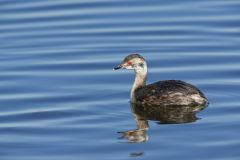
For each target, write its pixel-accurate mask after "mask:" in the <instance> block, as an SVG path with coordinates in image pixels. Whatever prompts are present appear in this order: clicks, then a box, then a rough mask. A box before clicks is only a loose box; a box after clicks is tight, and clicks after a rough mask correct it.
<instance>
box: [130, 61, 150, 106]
mask: <svg viewBox="0 0 240 160" xmlns="http://www.w3.org/2000/svg"><path fill="white" fill-rule="evenodd" d="M147 72H148V71H147V63H146V62H144V65H143V66H142V67H140V66H139V67H137V68H136V69H135V80H134V83H133V86H132V90H131V102H132V103H135V102H136V98H135V90H136V89H138V88H139V87H143V86H145V85H146V81H147Z"/></svg>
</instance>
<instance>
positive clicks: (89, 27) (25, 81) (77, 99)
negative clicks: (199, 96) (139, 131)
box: [0, 0, 240, 160]
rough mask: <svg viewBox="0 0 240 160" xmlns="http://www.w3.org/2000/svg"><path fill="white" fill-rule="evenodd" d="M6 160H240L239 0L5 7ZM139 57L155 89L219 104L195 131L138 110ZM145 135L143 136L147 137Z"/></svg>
mask: <svg viewBox="0 0 240 160" xmlns="http://www.w3.org/2000/svg"><path fill="white" fill-rule="evenodd" d="M0 6H1V7H0V15H1V16H0V24H1V25H0V62H1V63H0V110H1V112H0V147H1V150H0V159H1V160H15V159H17V160H20V159H22V160H32V159H35V160H38V159H39V160H40V159H41V160H42V159H44V160H48V159H49V160H50V159H51V160H52V159H58V160H75V159H81V160H85V159H88V160H96V159H104V160H108V159H109V160H110V159H111V160H113V159H116V160H120V159H121V160H122V159H147V160H149V159H170V160H171V159H211V160H216V159H217V160H221V159H224V160H226V159H227V160H237V159H239V158H240V152H239V148H240V135H239V132H240V127H239V123H240V116H239V115H240V70H239V68H240V64H239V61H240V45H239V44H240V21H239V20H240V10H239V9H240V1H238V0H202V1H190V0H184V1H177V0H175V1H165V0H161V1H154V0H153V1H143V0H138V1H109V0H89V1H87V0H58V1H48V0H42V1H34V0H33V1H29V0H21V1H17V0H1V1H0ZM130 53H140V54H141V55H143V56H144V57H145V58H146V59H147V61H148V66H149V78H148V82H149V83H151V82H154V81H158V80H164V79H181V80H184V81H187V82H189V83H192V84H195V85H196V86H198V87H199V88H200V89H201V90H202V91H203V92H204V93H205V94H206V96H207V97H208V99H209V101H210V105H209V106H208V107H207V108H205V109H204V110H203V111H201V112H199V113H198V114H197V115H196V117H195V119H192V121H191V122H189V123H181V124H165V123H161V122H158V121H157V120H154V119H153V120H148V121H147V122H146V121H145V123H148V125H149V127H150V128H149V130H148V131H147V133H144V134H145V136H146V137H147V139H146V140H145V142H139V143H131V142H130V141H129V140H128V139H127V138H126V137H125V138H124V137H122V134H121V133H118V132H124V131H131V130H135V129H136V128H137V125H136V122H135V118H137V117H136V115H135V114H134V113H133V112H132V110H131V106H130V103H129V91H130V88H131V85H132V82H133V78H134V75H133V73H131V72H128V71H116V72H115V71H112V68H113V67H114V66H115V65H116V64H118V63H119V62H120V61H121V60H122V59H123V58H124V57H125V56H126V55H128V54H130ZM146 137H145V138H146Z"/></svg>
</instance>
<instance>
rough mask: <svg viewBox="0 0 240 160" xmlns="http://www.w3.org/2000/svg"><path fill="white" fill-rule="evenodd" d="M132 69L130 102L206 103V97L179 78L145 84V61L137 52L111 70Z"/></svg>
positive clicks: (150, 104)
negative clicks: (133, 76)
mask: <svg viewBox="0 0 240 160" xmlns="http://www.w3.org/2000/svg"><path fill="white" fill-rule="evenodd" d="M118 69H127V70H134V72H135V80H134V83H133V86H132V89H131V94H130V98H131V100H130V101H131V103H134V104H137V105H145V106H176V105H180V106H185V105H187V106H190V105H195V106H196V105H197V106H199V105H207V104H208V103H209V102H208V99H207V98H206V96H205V95H204V94H203V92H201V91H200V90H199V89H198V88H197V87H196V86H194V85H192V84H189V83H187V82H184V81H181V80H163V81H158V82H154V83H152V84H146V82H147V74H148V68H147V62H146V60H145V59H144V58H143V57H142V56H141V55H139V54H130V55H128V56H126V57H125V58H124V59H123V61H122V62H121V63H120V64H119V65H117V66H115V67H114V68H113V70H118Z"/></svg>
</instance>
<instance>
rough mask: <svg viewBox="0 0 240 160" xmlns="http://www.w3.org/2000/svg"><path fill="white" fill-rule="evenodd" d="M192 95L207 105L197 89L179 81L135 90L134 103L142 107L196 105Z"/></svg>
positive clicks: (159, 83) (167, 81) (158, 83)
mask: <svg viewBox="0 0 240 160" xmlns="http://www.w3.org/2000/svg"><path fill="white" fill-rule="evenodd" d="M192 95H199V96H200V97H201V98H202V99H203V100H204V101H205V103H207V99H206V97H205V96H204V94H203V93H202V92H201V91H200V90H199V89H197V88H196V87H195V86H193V85H191V84H188V83H186V82H183V81H180V80H166V81H159V82H155V83H152V84H149V85H146V86H143V87H140V88H137V89H136V90H135V98H136V102H137V103H138V104H143V105H166V104H168V105H172V104H179V105H185V104H192V105H194V104H196V105H198V103H196V101H195V100H194V99H193V98H192V97H191V96H192Z"/></svg>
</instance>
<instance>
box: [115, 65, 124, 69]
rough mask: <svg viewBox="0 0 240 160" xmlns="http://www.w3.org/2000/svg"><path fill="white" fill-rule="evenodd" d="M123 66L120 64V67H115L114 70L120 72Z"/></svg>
mask: <svg viewBox="0 0 240 160" xmlns="http://www.w3.org/2000/svg"><path fill="white" fill-rule="evenodd" d="M122 67H123V66H122V65H121V64H119V65H118V66H116V67H114V68H113V70H118V69H121V68H122Z"/></svg>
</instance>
